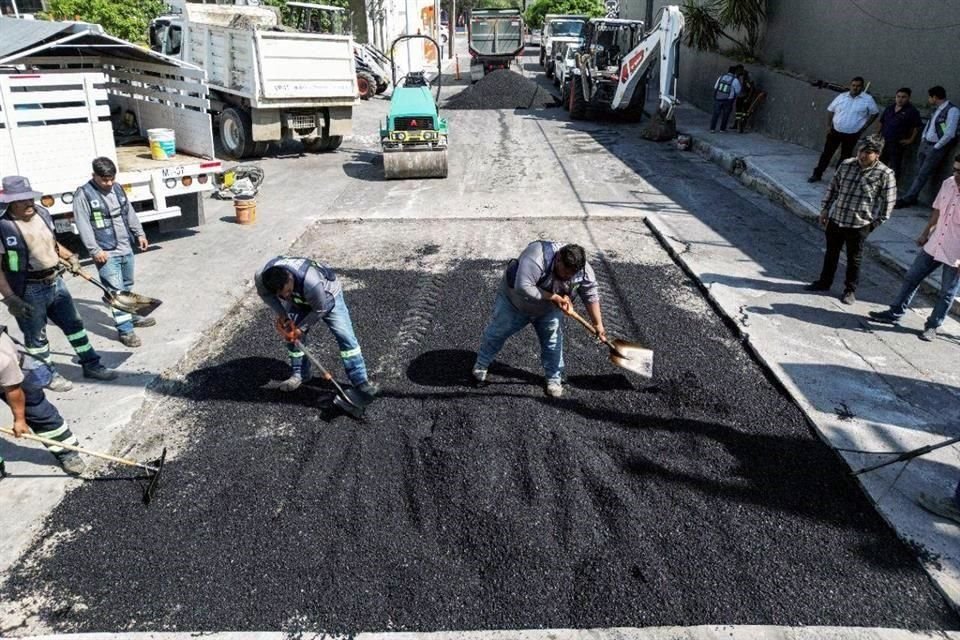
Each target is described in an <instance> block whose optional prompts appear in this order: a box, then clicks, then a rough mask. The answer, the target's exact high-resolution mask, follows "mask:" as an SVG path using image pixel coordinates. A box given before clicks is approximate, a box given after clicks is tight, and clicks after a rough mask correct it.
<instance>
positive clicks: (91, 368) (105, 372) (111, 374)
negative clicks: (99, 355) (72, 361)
mask: <svg viewBox="0 0 960 640" xmlns="http://www.w3.org/2000/svg"><path fill="white" fill-rule="evenodd" d="M83 377H84V378H93V379H94V380H103V381H105V382H106V381H110V380H116V379H117V372H116V371H114V370H113V369H107V368H106V367H105V366H103V365H102V364H100V363H99V362H98V363H97V364H88V365H85V366H84V367H83Z"/></svg>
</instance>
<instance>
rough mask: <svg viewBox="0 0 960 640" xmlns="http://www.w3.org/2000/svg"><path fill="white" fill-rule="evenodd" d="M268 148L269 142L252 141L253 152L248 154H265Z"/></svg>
mask: <svg viewBox="0 0 960 640" xmlns="http://www.w3.org/2000/svg"><path fill="white" fill-rule="evenodd" d="M269 149H270V143H269V142H254V143H253V152H252V153H251V154H250V155H252V156H257V157H259V156H265V155H267V151H268V150H269Z"/></svg>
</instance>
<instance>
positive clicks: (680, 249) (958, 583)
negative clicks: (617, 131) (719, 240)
mask: <svg viewBox="0 0 960 640" xmlns="http://www.w3.org/2000/svg"><path fill="white" fill-rule="evenodd" d="M644 222H645V223H646V225H647V227H648V228H649V229H650V231H651V232H652V233H653V235H654V237H656V238H657V241H658V242H660V244H661V245H662V246H663V248H664V249H665V250H666V251H667V253H669V254H670V257H671V258H672V259H673V260H674V262H676V263H677V265H678V266H679V267H680V268H681V269H683V271H684V272H685V273H686V274H687V275H688V276H689V277H690V278H691V279H692V280H693V281H694V282H695V283H696V284H697V287H698V289H699V290H700V291H701V293H702V294H703V295H704V297H705V298H706V299H707V301H708V302H709V303H710V306H711V307H713V308H714V309H715V310H716V311H717V313H718V314H719V315H720V316H721V317H722V318H723V319H724V321H725V322H726V323H727V325H728V326H730V327H731V328H732V330H733V331H734V332H735V333H736V335H737V336H738V337H739V338H740V341H741V343H742V344H743V346H744V348H745V349H746V350H747V352H748V353H749V354H750V355H751V357H753V358H754V360H755V361H756V362H757V363H759V364H760V365H761V366H762V367H763V368H764V370H765V371H766V372H767V373H768V374H769V375H770V376H771V378H773V379H774V380H776V381H777V382H778V383H779V385H780V387H781V389H782V390H783V391H784V393H786V394H787V395H788V396H789V397H790V399H791V400H793V402H794V404H796V405H797V408H799V409H800V411H801V412H803V415H804V417H805V418H806V420H807V423H808V424H809V425H810V428H811V429H812V431H813V432H814V433H815V434H817V437H818V438H820V440H821V441H822V442H823V443H824V444H826V445H827V446H828V447H830V448H831V449H834V445H833V443H832V442H831V440H830V438H829V434H827V433H826V432H824V431H823V430H822V429H821V428H820V427H819V425H818V424H817V422H816V420H815V419H814V417H813V416H812V415H811V414H810V412H809V410H808V407H809V405H808V404H807V403H806V402H805V399H804V398H803V396H801V395H800V394H799V392H798V391H797V390H796V389H795V388H793V387H792V386H791V385H789V384H787V383H786V382H785V381H784V380H783V379H782V378H781V376H780V375H779V374H778V373H777V367H776V366H774V365H773V363H771V362H769V360H768V359H767V358H766V357H765V356H764V355H763V354H762V353H761V352H760V351H759V350H758V349H757V348H755V346H754V345H753V343H752V341H751V339H750V332H749V331H748V330H747V329H745V328H744V327H742V326H740V325H739V324H738V323H737V321H736V319H735V318H734V317H733V316H732V315H731V314H730V313H728V312H727V310H726V308H725V307H724V306H723V305H722V304H721V303H720V301H719V300H717V299H716V297H714V295H713V293H712V291H711V290H710V288H709V287H706V286H704V284H703V281H702V280H701V279H700V277H699V275H698V274H697V271H696V270H695V269H694V268H693V267H692V266H691V265H690V264H689V263H688V262H687V261H686V259H685V258H684V257H683V253H684V250H685V247H684V245H683V244H682V243H681V242H680V241H678V240H676V239H675V238H673V237H671V235H672V230H671V229H670V226H669V225H668V224H666V223H664V222H663V221H662V220H661V219H660V218H659V217H658V216H656V215H648V216H646V217H644ZM835 453H836V454H837V457H838V459H839V460H840V461H841V462H842V463H843V464H848V463H847V461H846V459H845V458H844V457H843V456H842V455H841V454H840V452H837V451H835ZM848 466H849V465H848ZM857 484H859V485H860V489H861V491H863V493H864V495H866V497H867V499H868V500H870V503H871V504H873V505H874V507H877V506H878V505H877V502H876V499H875V498H874V496H873V495H872V494H871V493H870V491H869V490H868V489H867V487H866V486H865V485H864V484H863V482H862V480H861V479H860V478H859V477H857ZM876 511H877V513H878V515H879V516H880V517H881V518H883V520H884V522H886V523H887V525H888V526H889V527H890V528H891V529H892V530H893V531H894V532H895V533H896V535H897V537H898V538H900V539H901V540H902V541H903V542H904V544H907V545H908V546H914V545H916V544H917V543H918V541H916V540H914V539H913V538H909V537H906V536H904V535H902V533H901V531H900V530H898V529H897V527H896V525H895V523H894V522H892V521H891V520H890V518H889V517H888V516H887V515H886V513H885V512H884V510H882V509H879V508H877V509H876ZM917 562H918V563H919V564H920V566H921V567H923V570H924V571H925V572H926V573H927V575H928V576H929V577H930V580H931V582H933V584H934V586H935V587H936V589H937V590H938V591H939V592H940V593H941V595H943V597H944V599H945V600H946V601H947V602H948V603H949V604H950V606H951V607H953V609H954V610H955V611H956V612H957V613H960V580H956V579H954V578H953V577H952V576H950V575H948V574H946V573H945V572H943V571H942V569H941V568H940V567H939V566H938V564H937V563H936V562H935V561H934V562H930V561H927V560H926V559H924V558H922V557H919V556H918V557H917Z"/></svg>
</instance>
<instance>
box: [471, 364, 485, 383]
mask: <svg viewBox="0 0 960 640" xmlns="http://www.w3.org/2000/svg"><path fill="white" fill-rule="evenodd" d="M473 379H474V380H476V381H477V382H481V383H483V382H486V381H487V370H486V369H481V368H480V367H474V368H473Z"/></svg>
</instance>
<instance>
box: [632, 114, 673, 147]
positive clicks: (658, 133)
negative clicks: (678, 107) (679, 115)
mask: <svg viewBox="0 0 960 640" xmlns="http://www.w3.org/2000/svg"><path fill="white" fill-rule="evenodd" d="M640 137H642V138H643V139H644V140H653V141H654V142H665V141H667V140H673V139H674V138H676V137H677V121H676V120H675V119H674V118H673V114H670V115H665V114H664V113H663V111H661V110H660V109H657V110H656V111H654V112H653V117H652V118H650V122H649V123H647V126H646V127H645V128H644V129H643V131H641V132H640Z"/></svg>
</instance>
